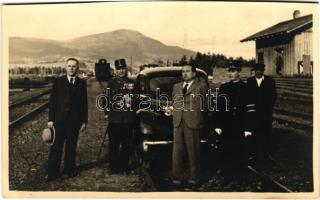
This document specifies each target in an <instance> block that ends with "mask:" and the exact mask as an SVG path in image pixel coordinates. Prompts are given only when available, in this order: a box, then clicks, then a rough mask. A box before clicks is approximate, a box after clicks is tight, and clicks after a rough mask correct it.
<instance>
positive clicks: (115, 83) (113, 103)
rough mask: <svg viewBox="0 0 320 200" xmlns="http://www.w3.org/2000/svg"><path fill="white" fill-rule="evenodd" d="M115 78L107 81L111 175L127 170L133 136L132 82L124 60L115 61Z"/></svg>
mask: <svg viewBox="0 0 320 200" xmlns="http://www.w3.org/2000/svg"><path fill="white" fill-rule="evenodd" d="M115 68H116V77H114V78H111V79H110V80H109V81H108V88H107V90H108V91H109V94H108V97H107V99H108V104H109V106H108V108H109V110H107V111H106V118H107V119H108V121H109V126H108V134H109V164H110V170H111V173H123V172H127V170H128V162H129V145H130V142H131V141H130V139H131V138H132V136H133V129H134V121H135V112H134V109H133V106H132V104H133V102H131V100H132V99H131V98H130V94H134V92H133V90H134V81H133V80H130V79H129V78H128V77H127V65H126V60H125V59H118V60H115Z"/></svg>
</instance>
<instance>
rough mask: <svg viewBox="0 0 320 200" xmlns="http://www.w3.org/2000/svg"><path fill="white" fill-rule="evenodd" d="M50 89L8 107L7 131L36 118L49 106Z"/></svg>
mask: <svg viewBox="0 0 320 200" xmlns="http://www.w3.org/2000/svg"><path fill="white" fill-rule="evenodd" d="M50 92H51V89H48V90H45V91H43V92H41V93H39V94H36V95H33V96H31V97H27V98H24V99H22V100H19V101H17V102H14V103H11V104H10V105H9V119H10V122H9V131H12V130H13V129H14V128H16V127H18V126H19V125H21V124H22V123H24V122H26V121H28V120H29V119H30V118H32V117H34V116H36V115H37V114H38V113H40V112H41V111H43V110H44V109H46V108H47V107H48V106H49V100H48V99H49V94H50Z"/></svg>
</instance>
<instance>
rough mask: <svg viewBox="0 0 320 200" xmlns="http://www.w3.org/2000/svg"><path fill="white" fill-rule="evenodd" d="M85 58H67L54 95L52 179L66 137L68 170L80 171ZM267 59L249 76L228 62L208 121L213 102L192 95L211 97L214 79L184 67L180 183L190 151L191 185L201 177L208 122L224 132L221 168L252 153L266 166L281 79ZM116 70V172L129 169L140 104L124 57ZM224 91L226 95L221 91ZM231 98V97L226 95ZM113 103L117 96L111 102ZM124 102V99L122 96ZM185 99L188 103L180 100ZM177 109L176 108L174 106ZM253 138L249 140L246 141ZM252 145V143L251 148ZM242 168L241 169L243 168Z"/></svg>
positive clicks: (178, 120)
mask: <svg viewBox="0 0 320 200" xmlns="http://www.w3.org/2000/svg"><path fill="white" fill-rule="evenodd" d="M78 68H79V61H78V60H77V59H74V58H69V59H68V60H67V75H66V76H62V77H59V78H58V79H57V80H56V81H55V83H54V85H53V90H52V94H51V98H50V111H49V122H48V126H49V127H53V126H54V127H55V129H56V139H55V141H54V143H53V145H52V146H51V149H50V154H49V162H48V180H53V179H56V178H58V177H59V176H60V162H61V155H62V149H63V145H64V143H65V142H66V150H65V160H64V170H63V174H65V175H66V176H67V177H74V176H77V174H78V172H77V170H76V165H75V155H76V146H77V139H78V135H79V131H80V132H81V131H83V130H84V129H85V128H86V124H87V122H88V105H87V89H86V82H85V81H84V80H81V79H80V78H78V77H76V73H77V70H78ZM264 68H265V66H264V64H261V63H257V64H255V65H254V66H253V69H254V72H255V75H254V76H253V77H250V78H249V79H248V80H247V82H246V83H245V82H243V81H242V80H241V78H240V71H241V65H240V63H238V62H232V63H231V64H230V66H229V68H228V72H229V76H230V81H229V82H227V83H225V84H222V85H221V86H220V89H219V95H218V96H219V97H220V96H223V97H227V99H228V100H227V102H228V103H227V104H226V103H225V102H224V101H223V99H219V98H218V99H217V101H218V104H217V108H216V110H215V116H216V117H215V119H214V121H213V122H209V121H207V117H206V116H207V112H208V109H207V106H208V105H207V103H208V102H206V101H201V100H200V99H199V98H188V97H189V96H192V95H201V96H203V97H205V96H206V95H207V92H208V84H207V82H206V81H202V80H200V79H199V78H198V77H197V72H196V68H195V67H194V66H188V65H187V66H183V67H182V72H181V73H182V78H183V81H182V82H180V83H177V84H175V85H174V86H173V94H172V95H173V96H177V95H178V96H179V95H181V96H182V97H183V101H181V100H177V101H176V102H175V98H173V107H170V108H169V107H168V108H166V109H169V110H168V112H172V114H173V127H174V130H173V133H174V136H173V153H172V179H173V184H174V185H177V186H179V185H182V184H183V183H184V182H185V181H186V178H185V177H184V167H185V163H186V162H184V160H183V159H184V155H185V154H187V157H188V166H189V177H188V178H187V182H188V184H190V185H193V186H194V185H197V184H199V182H200V179H201V178H200V177H201V174H200V131H201V129H202V128H204V126H205V125H206V124H213V125H214V127H213V128H214V131H215V134H216V136H217V137H220V138H221V143H222V145H221V147H222V151H221V160H220V163H221V164H222V165H221V169H223V170H224V172H225V174H226V176H234V172H239V171H241V170H239V169H241V168H244V166H246V165H247V158H249V157H251V158H252V160H253V161H255V162H256V164H257V166H263V165H265V164H266V161H267V160H268V159H269V158H270V155H269V154H270V146H271V139H270V137H271V129H272V111H273V105H274V104H275V101H276V87H275V81H274V80H273V79H272V78H271V77H269V76H266V75H264ZM115 69H116V76H115V77H113V78H111V79H110V80H109V81H108V84H107V87H108V89H110V94H111V98H110V99H114V98H113V97H114V96H118V97H119V95H120V98H121V99H123V102H122V103H120V104H121V105H119V108H117V109H116V110H112V109H111V110H109V111H107V112H106V113H105V114H106V118H107V119H108V122H109V125H108V134H109V165H110V170H111V172H112V173H123V172H126V171H127V170H128V161H129V151H130V150H129V144H130V141H129V139H130V137H131V136H132V131H133V130H134V125H135V112H134V109H133V110H132V109H126V107H131V108H132V105H130V104H134V100H133V101H132V99H128V96H129V94H132V93H134V90H133V89H134V87H133V82H132V80H130V79H128V77H127V68H126V63H125V60H124V59H119V60H116V61H115ZM220 94H223V95H220ZM224 99H225V98H224ZM109 103H111V104H112V102H109ZM118 103H119V102H118ZM181 103H182V104H183V107H184V109H178V107H179V108H181V105H180V104H181ZM170 109H171V110H170ZM245 143H247V144H248V145H247V144H245ZM248 147H250V148H248ZM240 173H241V172H240Z"/></svg>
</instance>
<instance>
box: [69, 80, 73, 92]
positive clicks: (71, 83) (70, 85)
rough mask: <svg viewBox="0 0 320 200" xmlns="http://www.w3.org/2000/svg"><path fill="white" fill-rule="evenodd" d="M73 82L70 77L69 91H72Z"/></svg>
mask: <svg viewBox="0 0 320 200" xmlns="http://www.w3.org/2000/svg"><path fill="white" fill-rule="evenodd" d="M73 80H74V78H73V77H72V78H70V82H69V88H70V90H72V89H73Z"/></svg>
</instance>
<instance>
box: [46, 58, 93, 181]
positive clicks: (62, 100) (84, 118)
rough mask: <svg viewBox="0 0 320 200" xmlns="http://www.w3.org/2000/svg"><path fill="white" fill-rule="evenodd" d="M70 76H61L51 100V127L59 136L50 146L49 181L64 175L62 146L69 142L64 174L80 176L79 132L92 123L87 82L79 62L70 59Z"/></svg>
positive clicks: (68, 73)
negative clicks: (78, 167) (81, 73)
mask: <svg viewBox="0 0 320 200" xmlns="http://www.w3.org/2000/svg"><path fill="white" fill-rule="evenodd" d="M66 65H67V66H66V72H67V75H65V76H61V77H58V78H57V79H56V80H55V82H54V84H53V87H52V92H51V96H50V102H49V122H48V127H49V128H54V129H55V137H54V138H55V139H54V142H53V144H52V146H51V148H50V154H49V161H48V177H47V180H48V181H50V180H53V179H56V178H58V177H59V176H60V162H61V156H62V149H63V146H64V143H66V145H65V158H64V170H63V174H65V175H66V176H68V177H69V178H71V177H75V176H77V174H78V173H77V171H76V148H77V141H78V135H79V131H83V130H84V129H85V128H86V124H87V123H88V102H87V84H86V81H84V80H82V79H80V78H78V77H77V76H76V75H77V72H78V70H79V61H78V60H77V59H75V58H69V59H68V60H67V63H66Z"/></svg>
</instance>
